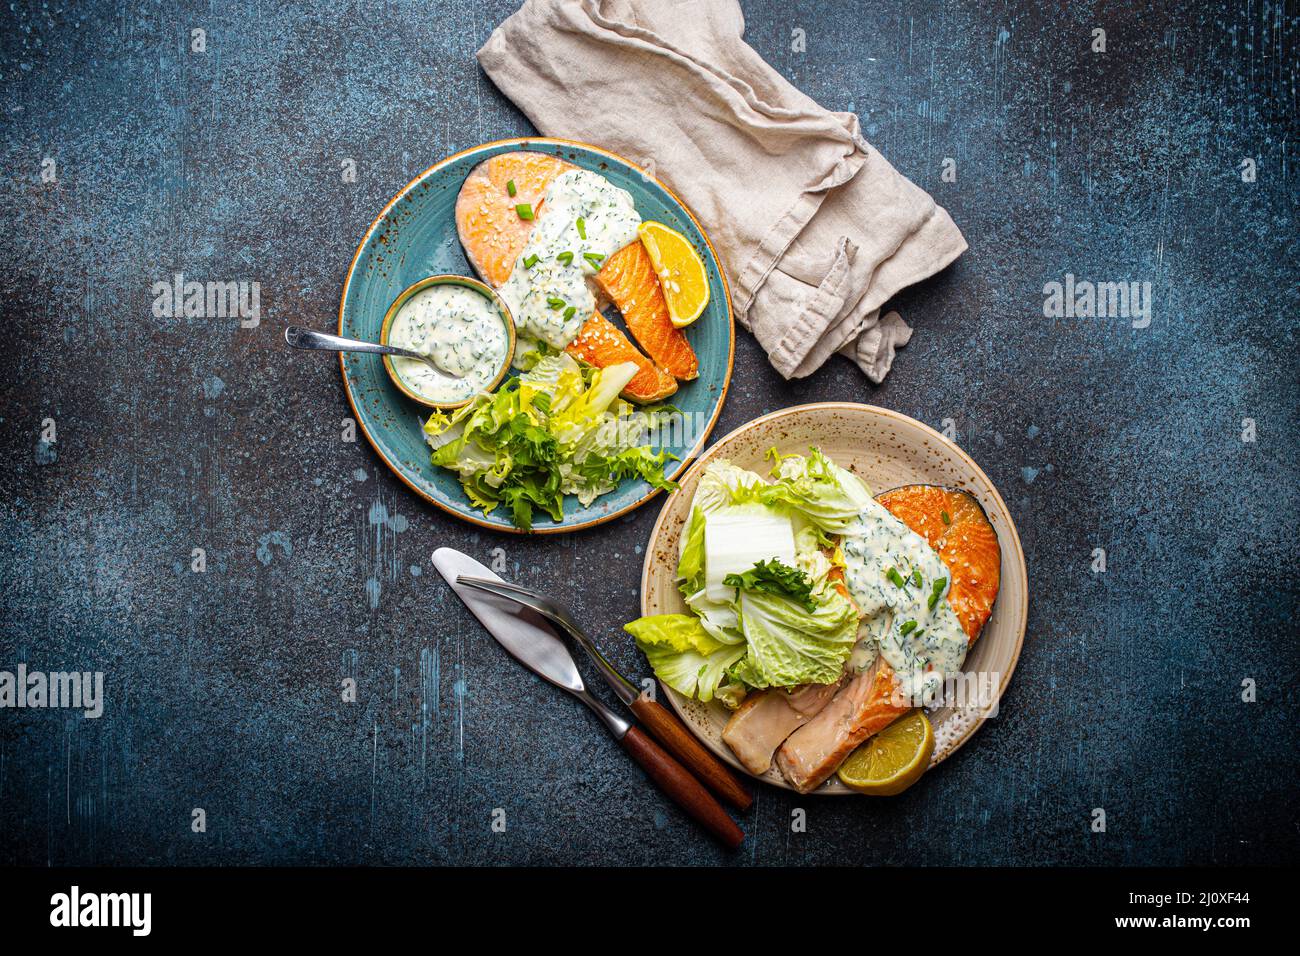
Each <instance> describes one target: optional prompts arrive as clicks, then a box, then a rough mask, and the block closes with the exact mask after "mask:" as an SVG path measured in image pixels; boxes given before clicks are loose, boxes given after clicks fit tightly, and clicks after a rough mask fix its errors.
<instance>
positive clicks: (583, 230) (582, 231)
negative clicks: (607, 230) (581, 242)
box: [578, 216, 587, 239]
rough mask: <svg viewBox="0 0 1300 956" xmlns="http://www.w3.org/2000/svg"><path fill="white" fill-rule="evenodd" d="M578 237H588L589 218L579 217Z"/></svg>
mask: <svg viewBox="0 0 1300 956" xmlns="http://www.w3.org/2000/svg"><path fill="white" fill-rule="evenodd" d="M578 237H579V238H580V239H586V238H587V220H585V219H583V218H582V217H581V216H579V217H578Z"/></svg>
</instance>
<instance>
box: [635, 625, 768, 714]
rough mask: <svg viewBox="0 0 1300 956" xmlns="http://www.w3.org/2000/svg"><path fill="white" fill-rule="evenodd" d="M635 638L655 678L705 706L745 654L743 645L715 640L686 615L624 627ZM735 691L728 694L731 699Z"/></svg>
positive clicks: (701, 626)
mask: <svg viewBox="0 0 1300 956" xmlns="http://www.w3.org/2000/svg"><path fill="white" fill-rule="evenodd" d="M623 629H624V630H625V631H627V632H628V633H629V634H631V635H632V636H633V637H634V638H636V643H637V647H639V648H641V651H642V653H644V654H645V656H646V659H647V660H648V661H649V662H650V666H651V667H652V668H654V672H655V676H656V677H658V678H659V679H660V680H661V681H663V682H664V683H665V684H667V685H668V686H669V687H671V688H672V689H673V690H675V691H677V692H679V693H682V694H685V695H686V696H687V697H695V698H697V699H699V700H702V701H704V702H705V703H707V702H709V701H711V700H713V697H714V694H715V693H717V692H718V686H719V684H721V683H722V681H723V678H724V677H726V675H727V669H728V668H729V667H731V666H732V665H733V664H735V663H736V662H737V661H738V660H740V659H741V658H742V657H743V656H744V655H745V648H744V646H743V645H742V646H738V645H735V644H724V643H722V642H721V641H717V640H715V639H714V638H713V637H712V636H710V634H709V633H708V632H707V631H706V630H705V629H704V627H703V625H701V623H700V620H699V618H696V617H692V616H691V615H689V614H655V615H652V616H650V617H643V618H638V619H637V620H635V621H632V622H630V623H628V624H625V625H624V626H623ZM734 695H735V691H734V689H733V690H730V691H728V696H730V697H734Z"/></svg>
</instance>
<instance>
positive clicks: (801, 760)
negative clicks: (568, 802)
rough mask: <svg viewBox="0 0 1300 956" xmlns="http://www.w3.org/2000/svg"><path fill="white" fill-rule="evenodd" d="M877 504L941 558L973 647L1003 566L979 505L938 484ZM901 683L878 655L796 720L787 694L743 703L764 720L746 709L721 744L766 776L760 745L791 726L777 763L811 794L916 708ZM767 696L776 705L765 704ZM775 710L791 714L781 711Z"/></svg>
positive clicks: (896, 492)
mask: <svg viewBox="0 0 1300 956" xmlns="http://www.w3.org/2000/svg"><path fill="white" fill-rule="evenodd" d="M876 500H877V501H879V502H880V503H881V504H882V505H883V506H884V507H885V508H886V509H888V510H889V511H890V513H891V514H893V515H894V517H896V518H898V520H899V521H901V522H903V524H905V525H907V527H908V528H910V529H911V530H912V531H913V532H915V533H916V534H919V535H920V536H921V537H923V538H925V539H926V541H927V542H928V543H929V545H930V547H932V548H934V549H935V551H936V552H937V553H938V555H939V558H940V560H941V561H943V563H944V565H945V566H946V567H947V568H948V571H949V572H950V573H951V576H952V578H951V580H952V583H951V585H950V586H949V592H948V600H949V602H950V603H951V604H952V608H953V611H954V613H956V615H957V619H958V621H960V622H961V626H962V630H964V631H965V632H966V636H967V638H968V640H969V642H970V643H971V644H974V643H975V641H976V639H977V638H978V637H979V635H980V632H981V630H982V629H983V627H984V625H985V623H986V622H987V621H988V619H989V616H990V614H991V613H992V608H993V602H994V601H995V600H996V598H997V594H998V587H999V584H1000V576H999V575H1000V566H1001V560H1002V555H1001V548H1000V546H999V544H998V537H997V532H996V530H995V529H994V528H993V525H992V524H991V523H990V522H989V520H988V517H987V516H986V515H985V514H984V510H983V508H981V507H980V505H979V502H977V501H976V500H975V498H974V496H972V495H970V494H968V493H967V492H964V491H954V490H951V489H948V488H940V487H936V486H934V485H907V486H904V487H902V488H895V489H893V490H892V491H886V492H883V493H881V494H879V495H877V496H876ZM896 683H897V679H896V676H895V674H894V670H893V668H892V667H890V665H889V663H888V662H887V661H885V660H884V658H881V657H877V659H876V662H875V663H874V664H873V665H872V666H871V667H870V668H868V669H867V670H866V671H864V672H862V673H861V674H857V675H855V676H853V677H852V678H849V679H847V680H846V682H841V683H840V684H838V685H823V686H824V687H825V688H827V689H830V690H834V691H835V693H834V694H833V695H831V694H825V695H823V696H820V697H819V696H813V695H807V694H805V696H804V701H805V703H804V705H803V706H802V707H801V708H800V709H799V712H798V713H797V714H795V713H793V712H794V708H793V707H790V706H789V704H788V702H787V701H784V700H781V697H785V696H787V695H786V694H785V692H784V691H780V690H777V689H773V690H767V691H764V692H762V693H761V694H759V695H756V697H755V698H752V699H746V701H745V705H749V706H750V707H751V708H752V711H753V713H754V714H756V715H758V716H761V717H764V718H765V719H764V720H755V719H753V718H752V717H749V716H747V715H744V714H742V711H743V710H744V706H743V705H742V709H741V710H738V711H737V712H736V714H734V715H733V716H732V718H731V720H730V721H729V722H728V724H727V729H726V730H725V731H724V732H723V739H724V740H726V741H727V743H728V745H729V746H731V747H732V749H733V751H735V752H736V755H737V757H738V758H740V760H741V762H742V763H744V764H745V766H746V767H750V765H751V763H752V764H754V765H755V766H759V765H762V766H763V769H764V770H766V769H767V765H770V762H771V761H770V759H769V760H767V761H766V762H765V761H764V760H763V759H762V756H761V752H762V749H763V747H765V746H768V745H769V744H770V745H771V746H772V747H773V748H775V747H776V746H778V744H777V743H772V739H773V737H774V736H775V735H776V734H779V733H780V732H781V729H782V728H783V726H789V727H790V732H789V735H788V736H787V737H786V738H785V740H784V743H780V744H779V746H780V749H779V750H778V752H777V755H776V763H777V766H778V767H779V768H780V770H781V773H782V774H783V775H784V776H785V778H786V779H787V780H788V781H789V782H790V784H791V785H792V786H793V787H794V788H795V789H796V790H799V791H800V792H802V793H807V792H809V791H810V790H814V789H816V788H817V787H819V786H820V785H821V784H822V783H823V782H825V780H826V779H827V778H829V777H830V776H831V774H833V773H834V772H835V771H836V770H838V769H839V766H840V764H841V763H843V762H844V760H845V759H846V758H847V757H848V756H849V754H851V753H852V752H853V751H854V750H855V749H856V748H857V747H859V746H860V745H861V744H862V743H863V741H865V740H866V739H867V738H869V737H871V736H873V735H874V734H878V733H880V731H882V730H884V729H885V728H886V727H888V726H889V725H890V724H892V723H893V722H894V721H895V720H897V719H898V718H899V717H901V716H903V715H904V714H906V713H909V712H910V711H911V710H913V709H914V708H913V705H912V703H911V702H910V701H900V700H899V699H898V697H897V695H896ZM807 690H808V689H807V688H805V689H804V691H805V692H806V691H807ZM773 695H779V696H776V697H774V696H773ZM767 698H773V701H772V702H770V703H767V702H764V701H766V700H767ZM778 705H780V707H781V708H785V709H786V710H788V711H791V713H789V714H787V713H783V712H782V711H781V710H780V709H778ZM809 711H811V713H810V712H809ZM729 736H730V739H729ZM733 740H735V741H736V742H737V743H739V745H740V749H737V745H736V743H733ZM768 753H769V755H770V751H769V752H768ZM754 772H760V771H754Z"/></svg>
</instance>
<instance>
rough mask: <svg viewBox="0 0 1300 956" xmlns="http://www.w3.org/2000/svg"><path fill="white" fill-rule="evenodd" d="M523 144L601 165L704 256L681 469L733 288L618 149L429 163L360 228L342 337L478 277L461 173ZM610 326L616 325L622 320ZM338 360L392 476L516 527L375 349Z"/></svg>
mask: <svg viewBox="0 0 1300 956" xmlns="http://www.w3.org/2000/svg"><path fill="white" fill-rule="evenodd" d="M518 149H528V150H535V151H537V152H544V153H550V154H552V155H555V156H559V157H561V158H563V159H565V160H567V161H568V162H570V163H573V164H574V165H576V166H580V167H582V168H583V169H589V170H592V171H594V172H598V173H600V174H601V175H602V176H604V177H605V178H606V179H608V180H609V181H610V182H612V183H613V184H614V185H615V186H618V187H620V188H622V189H626V190H627V191H628V192H629V193H631V194H632V198H633V200H634V201H635V202H636V208H637V212H639V213H640V214H641V218H643V219H653V220H656V221H658V222H662V223H666V224H667V225H669V226H671V227H672V228H674V229H676V230H677V231H679V232H681V233H682V234H683V235H685V236H686V237H687V238H689V239H690V240H691V242H692V243H694V244H695V248H696V250H697V251H698V252H699V253H700V257H701V258H702V259H703V260H704V265H705V268H707V269H708V272H709V305H708V307H707V308H706V309H705V310H704V314H703V315H701V316H700V318H699V319H697V320H696V322H695V323H694V324H693V325H692V326H691V327H690V328H689V329H688V330H687V333H686V334H687V336H689V338H690V342H691V345H692V347H693V348H694V349H695V353H696V355H698V356H699V363H700V364H699V368H700V374H699V378H697V379H695V380H694V381H692V382H682V383H681V384H680V387H679V388H678V390H677V393H676V394H675V395H673V396H672V397H671V398H670V399H669V401H670V402H672V404H673V405H675V406H676V407H677V408H679V409H680V410H681V411H682V412H683V413H684V414H683V416H682V421H683V422H684V423H685V424H686V427H684V428H680V429H676V430H671V431H670V432H669V433H668V434H666V435H665V436H664V440H665V442H666V444H664V445H662V446H661V447H664V448H666V449H667V450H668V451H670V452H672V453H673V454H674V455H676V456H677V457H678V458H679V459H680V461H679V462H675V463H673V468H672V469H671V470H672V475H673V477H676V476H677V475H678V474H680V473H681V472H682V471H684V470H685V469H686V466H687V465H688V464H689V463H690V462H691V460H692V459H694V458H695V457H696V456H697V455H698V454H699V453H700V451H701V449H703V447H704V444H705V442H706V441H707V440H708V437H709V433H710V432H711V431H712V430H713V425H714V423H715V422H716V421H717V420H718V413H719V412H720V411H721V410H722V401H723V399H724V398H725V397H726V394H727V385H728V383H729V382H730V381H731V363H732V358H733V354H734V351H735V344H736V336H735V327H734V325H733V324H732V318H731V293H730V291H729V290H728V288H727V281H726V279H725V277H724V276H723V274H722V268H721V266H719V264H718V259H717V256H715V255H714V252H713V247H712V246H711V245H710V244H709V240H708V237H707V236H706V235H705V234H704V229H703V228H702V227H701V226H700V224H699V223H698V222H696V220H695V217H694V216H692V215H691V213H690V211H689V210H687V208H686V207H685V206H684V205H682V203H681V201H680V200H679V199H678V198H677V197H676V196H674V195H673V194H672V193H671V192H670V191H669V190H668V188H667V187H666V186H664V185H663V184H662V183H660V182H659V181H658V180H656V179H655V178H654V177H653V176H650V175H648V174H646V173H644V172H642V170H641V169H640V168H639V167H637V166H635V165H633V164H632V163H629V162H628V161H627V160H625V159H623V158H622V157H620V156H616V155H614V154H613V153H608V152H605V151H604V150H602V149H597V148H595V147H594V146H584V145H582V144H581V143H570V142H566V141H565V140H558V139H543V138H537V139H509V140H501V141H499V142H495V143H486V144H484V145H483V146H476V147H475V148H473V149H468V150H465V151H464V152H461V153H457V154H456V155H454V156H450V157H448V158H447V159H444V160H443V161H442V162H440V163H438V165H436V166H434V167H432V168H431V169H427V170H425V171H424V172H423V173H422V174H420V176H419V177H417V178H416V179H415V180H414V181H412V182H411V183H410V184H409V185H407V187H406V188H405V189H403V190H402V191H401V192H400V193H398V194H397V195H396V196H395V197H393V200H392V201H391V202H390V203H389V204H388V205H387V206H385V207H384V210H383V212H381V213H380V214H379V217H378V218H377V219H376V220H375V221H374V222H373V223H371V225H370V228H369V229H367V230H366V234H365V236H364V237H362V239H361V245H359V246H358V247H357V253H356V255H355V256H353V258H352V265H351V267H350V268H349V269H348V275H347V278H346V279H345V280H344V282H343V301H342V302H341V303H340V304H339V334H340V335H343V336H347V337H348V338H354V339H364V340H366V341H370V342H378V341H379V332H380V327H381V326H382V324H383V321H384V313H385V312H386V311H387V310H388V306H389V305H390V304H391V303H392V301H393V300H394V299H395V298H397V296H398V294H399V293H401V291H402V290H403V289H405V288H407V287H408V286H410V285H411V284H413V283H415V282H417V281H418V280H420V279H423V278H424V277H425V276H431V275H436V274H438V273H454V274H459V275H465V276H474V270H473V268H472V267H471V266H470V264H469V262H468V261H467V260H466V258H465V253H464V251H463V250H462V249H461V246H460V239H459V238H458V237H457V235H456V215H455V210H456V195H457V193H458V192H459V191H460V187H461V184H462V183H463V182H464V181H465V177H466V176H467V175H469V173H470V171H471V170H472V169H473V168H474V167H475V166H477V165H478V164H479V163H481V162H482V161H483V160H485V159H487V158H489V157H491V156H495V155H496V154H497V153H507V152H510V151H512V150H518ZM615 324H621V322H620V321H619V320H618V319H615ZM340 361H341V364H342V366H343V382H344V385H345V387H346V389H347V394H348V401H349V402H350V403H351V405H352V410H353V412H354V413H355V415H356V419H357V422H358V423H359V424H360V425H361V430H362V432H364V433H365V436H366V438H367V439H368V440H369V441H370V444H371V445H373V446H374V449H375V451H376V452H378V453H379V457H380V458H381V459H383V461H384V464H386V465H388V467H389V468H391V469H393V471H394V473H396V475H397V477H399V478H400V479H402V481H404V482H405V483H406V484H407V485H408V486H410V488H411V490H412V491H414V492H415V493H416V494H418V495H420V496H421V497H422V498H425V499H427V500H428V501H430V502H432V503H433V504H435V505H437V506H438V507H439V508H442V509H443V510H444V511H449V512H451V513H452V514H454V515H457V516H458V517H461V518H464V519H465V520H466V521H472V522H473V523H475V524H478V525H482V526H484V527H487V528H493V529H497V530H501V531H518V530H519V529H517V528H516V527H515V526H514V525H512V524H511V523H510V519H509V516H508V515H507V514H504V513H503V509H500V508H498V509H497V510H496V511H494V512H492V514H490V515H484V514H483V513H482V512H480V511H478V510H477V509H475V508H474V507H473V506H472V505H471V504H470V503H469V500H468V499H467V498H466V497H465V493H464V491H463V490H462V489H461V487H460V482H459V481H458V480H457V478H456V476H455V475H454V474H453V473H451V472H449V471H446V470H444V469H442V468H435V467H434V466H433V465H432V464H431V463H430V461H429V446H428V445H427V444H426V443H425V441H424V433H423V431H422V430H421V425H422V424H423V422H424V419H425V418H427V416H428V410H427V409H423V408H421V407H420V406H419V405H417V404H415V403H414V402H413V401H411V400H410V399H409V398H407V397H406V396H404V395H403V394H402V393H401V392H399V391H398V390H397V388H396V387H395V386H394V385H393V383H392V381H391V380H390V379H389V377H388V375H387V373H386V372H385V371H384V366H383V363H382V361H381V360H380V358H379V357H378V356H376V355H359V354H341V355H340ZM654 495H655V491H654V489H652V488H651V487H650V486H649V485H647V484H646V483H645V482H643V481H639V480H637V481H632V480H627V481H624V482H623V483H622V484H621V485H620V486H619V487H618V488H617V489H615V490H614V491H612V492H610V493H609V494H607V495H602V496H601V497H599V498H597V499H596V500H595V501H594V502H592V504H591V505H590V507H587V508H583V507H582V506H581V505H579V504H578V501H577V499H576V498H573V497H572V496H570V497H569V498H568V499H566V501H565V505H564V520H563V521H561V522H558V523H557V522H554V521H552V520H551V518H550V516H549V515H546V514H542V513H541V512H538V513H537V515H536V516H535V518H534V524H533V531H534V532H540V533H545V532H557V531H574V530H576V529H578V528H586V527H590V526H591V525H595V524H600V523H601V522H602V521H609V520H610V519H611V518H615V517H617V516H619V515H621V514H625V513H626V512H628V511H631V510H632V509H633V508H635V507H637V505H640V504H643V503H644V502H646V501H648V500H649V499H650V498H652V497H653V496H654Z"/></svg>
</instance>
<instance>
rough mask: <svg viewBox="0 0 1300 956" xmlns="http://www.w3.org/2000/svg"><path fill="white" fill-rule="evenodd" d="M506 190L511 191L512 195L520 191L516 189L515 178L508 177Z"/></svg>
mask: <svg viewBox="0 0 1300 956" xmlns="http://www.w3.org/2000/svg"><path fill="white" fill-rule="evenodd" d="M506 192H508V193H509V194H510V195H512V196H513V195H514V194H515V193H516V192H518V190H517V189H515V181H514V180H513V179H507V180H506Z"/></svg>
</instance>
